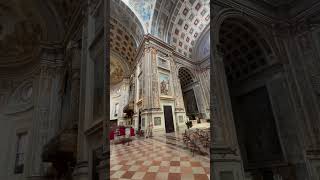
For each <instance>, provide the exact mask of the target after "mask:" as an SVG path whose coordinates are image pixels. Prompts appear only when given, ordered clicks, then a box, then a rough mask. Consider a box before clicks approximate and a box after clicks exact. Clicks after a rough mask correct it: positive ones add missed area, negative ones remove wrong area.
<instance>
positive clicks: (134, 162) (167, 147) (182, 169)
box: [110, 134, 210, 180]
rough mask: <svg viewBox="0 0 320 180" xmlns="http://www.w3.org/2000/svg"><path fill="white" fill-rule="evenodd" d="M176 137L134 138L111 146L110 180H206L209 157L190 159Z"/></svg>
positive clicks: (198, 156) (196, 156) (192, 157)
mask: <svg viewBox="0 0 320 180" xmlns="http://www.w3.org/2000/svg"><path fill="white" fill-rule="evenodd" d="M181 138H182V137H181V135H180V134H166V135H157V136H155V137H153V138H147V139H145V138H140V139H139V138H138V139H134V140H133V141H132V142H130V144H129V146H128V145H127V144H125V145H123V144H118V145H111V158H110V161H111V166H110V168H111V169H110V175H111V179H117V180H119V179H145V180H149V179H150V180H154V179H155V180H180V179H181V180H204V179H209V176H210V175H209V172H210V161H209V156H200V155H198V154H195V155H193V154H192V153H191V152H190V151H189V150H188V149H186V148H185V146H184V144H183V143H182V141H181Z"/></svg>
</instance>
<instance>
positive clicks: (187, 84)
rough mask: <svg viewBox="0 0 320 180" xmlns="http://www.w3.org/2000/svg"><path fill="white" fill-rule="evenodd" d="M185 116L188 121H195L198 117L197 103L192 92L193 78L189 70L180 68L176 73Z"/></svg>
mask: <svg viewBox="0 0 320 180" xmlns="http://www.w3.org/2000/svg"><path fill="white" fill-rule="evenodd" d="M178 77H179V79H180V85H181V90H182V95H183V101H184V105H185V108H186V115H187V116H188V117H189V119H195V116H198V115H199V110H198V106H197V101H196V97H195V93H194V90H193V85H194V78H193V76H192V74H191V72H190V70H189V69H187V68H185V67H181V68H180V69H179V71H178Z"/></svg>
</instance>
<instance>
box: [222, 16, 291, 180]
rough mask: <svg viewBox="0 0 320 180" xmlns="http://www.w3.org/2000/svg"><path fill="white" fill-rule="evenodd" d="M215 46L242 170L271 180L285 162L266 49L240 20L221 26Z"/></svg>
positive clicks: (245, 22)
mask: <svg viewBox="0 0 320 180" xmlns="http://www.w3.org/2000/svg"><path fill="white" fill-rule="evenodd" d="M219 44H220V45H221V46H220V47H221V52H222V54H223V63H224V68H225V73H226V77H227V84H228V88H229V94H230V99H231V104H232V113H233V117H234V121H235V125H236V134H237V138H238V142H239V146H240V151H241V156H242V159H243V165H244V170H245V172H246V174H247V176H250V177H251V178H252V179H253V180H258V179H268V180H269V179H270V180H273V176H274V174H273V171H274V170H275V169H277V168H278V167H279V166H281V165H280V164H283V163H284V162H285V158H284V153H283V149H282V147H281V142H280V138H279V134H278V133H279V132H278V129H277V122H276V118H275V116H274V112H273V108H272V106H271V100H270V94H269V90H268V85H267V82H268V80H269V79H270V78H272V76H271V75H270V74H269V73H266V72H267V71H268V70H270V69H272V63H270V60H269V54H270V48H268V47H267V46H266V43H265V41H264V39H263V38H262V36H261V35H260V34H259V32H258V30H257V29H256V28H255V27H254V26H253V25H251V24H250V23H248V22H247V21H244V20H242V19H240V18H228V19H226V20H224V22H223V23H222V24H221V28H220V31H219Z"/></svg>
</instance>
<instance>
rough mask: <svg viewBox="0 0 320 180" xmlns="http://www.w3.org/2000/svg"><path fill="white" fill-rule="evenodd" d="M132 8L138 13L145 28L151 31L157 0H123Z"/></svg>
mask: <svg viewBox="0 0 320 180" xmlns="http://www.w3.org/2000/svg"><path fill="white" fill-rule="evenodd" d="M122 1H123V2H124V3H125V4H126V5H127V6H128V7H130V9H131V10H132V11H133V12H134V13H135V14H136V16H137V17H138V18H139V20H140V21H141V24H142V25H143V28H144V29H145V30H148V31H149V24H150V20H151V16H152V15H153V14H152V13H153V9H154V6H155V2H156V1H155V0H143V1H142V0H122Z"/></svg>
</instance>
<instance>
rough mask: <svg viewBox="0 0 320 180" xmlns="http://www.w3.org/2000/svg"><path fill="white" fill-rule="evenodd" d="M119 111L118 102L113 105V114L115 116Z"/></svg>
mask: <svg viewBox="0 0 320 180" xmlns="http://www.w3.org/2000/svg"><path fill="white" fill-rule="evenodd" d="M118 112H119V103H117V104H115V105H114V116H115V117H117V116H118Z"/></svg>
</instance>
